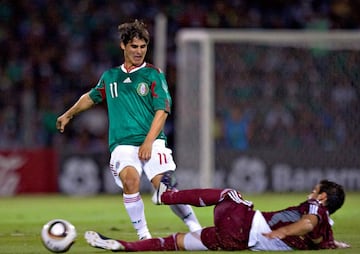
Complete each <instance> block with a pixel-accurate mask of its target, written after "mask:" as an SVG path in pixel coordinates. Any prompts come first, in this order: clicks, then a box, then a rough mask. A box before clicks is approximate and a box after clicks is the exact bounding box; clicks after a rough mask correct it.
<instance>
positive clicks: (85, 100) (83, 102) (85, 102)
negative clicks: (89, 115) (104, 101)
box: [56, 93, 95, 132]
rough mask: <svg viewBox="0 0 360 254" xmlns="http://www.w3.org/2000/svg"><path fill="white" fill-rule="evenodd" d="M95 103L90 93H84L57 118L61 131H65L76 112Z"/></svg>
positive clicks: (57, 125) (58, 127) (57, 124)
mask: <svg viewBox="0 0 360 254" xmlns="http://www.w3.org/2000/svg"><path fill="white" fill-rule="evenodd" d="M94 104H95V103H94V101H93V100H92V99H91V98H90V96H89V93H85V94H83V95H82V96H81V97H80V98H79V99H78V101H77V102H75V104H74V105H73V106H72V107H71V108H69V109H68V110H67V111H66V112H65V113H64V114H62V115H61V116H59V117H58V118H57V121H56V128H57V129H58V130H59V131H60V132H64V129H65V126H66V125H67V124H68V123H69V121H70V120H71V119H72V118H73V117H74V116H75V115H76V114H79V113H80V112H82V111H85V110H87V109H89V108H91V107H92V106H93V105H94Z"/></svg>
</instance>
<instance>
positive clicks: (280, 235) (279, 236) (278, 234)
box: [262, 230, 286, 239]
mask: <svg viewBox="0 0 360 254" xmlns="http://www.w3.org/2000/svg"><path fill="white" fill-rule="evenodd" d="M262 235H263V236H265V237H267V238H269V239H284V238H285V237H286V235H285V234H284V233H283V232H281V231H280V230H274V231H270V232H268V233H262Z"/></svg>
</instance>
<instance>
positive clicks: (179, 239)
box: [175, 233, 185, 251]
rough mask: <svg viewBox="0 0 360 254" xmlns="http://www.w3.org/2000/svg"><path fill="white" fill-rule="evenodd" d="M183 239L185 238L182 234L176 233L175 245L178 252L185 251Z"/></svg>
mask: <svg viewBox="0 0 360 254" xmlns="http://www.w3.org/2000/svg"><path fill="white" fill-rule="evenodd" d="M184 238H185V234H184V233H177V234H176V235H175V241H176V245H177V248H178V250H180V251H183V250H185V244H184Z"/></svg>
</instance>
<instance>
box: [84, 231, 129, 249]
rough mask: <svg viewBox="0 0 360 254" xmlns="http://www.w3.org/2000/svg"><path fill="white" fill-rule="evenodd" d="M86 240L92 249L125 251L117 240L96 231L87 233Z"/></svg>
mask: <svg viewBox="0 0 360 254" xmlns="http://www.w3.org/2000/svg"><path fill="white" fill-rule="evenodd" d="M84 237H85V240H86V241H87V243H88V244H90V245H91V246H92V247H95V248H99V249H104V250H111V251H114V252H115V251H124V250H125V247H124V246H123V245H122V244H121V243H120V242H119V241H117V240H114V239H111V238H108V237H106V236H103V235H101V234H99V233H97V232H94V231H86V232H85V235H84Z"/></svg>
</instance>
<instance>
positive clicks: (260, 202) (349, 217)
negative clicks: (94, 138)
mask: <svg viewBox="0 0 360 254" xmlns="http://www.w3.org/2000/svg"><path fill="white" fill-rule="evenodd" d="M305 197H306V194H305V193H304V194H299V193H297V194H294V193H286V194H279V193H277V194H274V193H265V194H257V195H245V198H246V199H248V200H251V201H253V202H254V203H255V208H256V209H260V210H274V209H278V208H283V207H286V206H290V205H294V204H297V203H299V202H301V201H303V200H304V198H305ZM143 199H144V202H145V213H146V216H147V220H148V225H149V228H150V230H151V233H152V235H153V237H157V236H167V235H169V234H171V233H173V232H179V231H181V232H184V231H186V227H185V225H184V224H183V223H182V222H181V221H180V220H179V219H178V218H177V217H175V215H174V214H173V213H172V212H171V211H170V209H169V208H168V207H166V206H155V205H153V204H151V202H150V196H149V195H143ZM359 205H360V193H347V197H346V201H345V204H344V206H343V207H342V208H341V210H339V211H338V212H337V213H335V214H334V215H333V217H332V218H333V219H334V220H335V226H334V233H335V237H336V239H338V240H341V241H345V242H348V243H350V244H351V245H352V248H350V249H343V250H321V251H316V253H319V254H320V253H332V254H337V253H346V254H355V253H356V254H357V253H360V234H359V228H360V212H359V210H360V209H359ZM194 209H195V212H196V214H197V216H198V218H199V220H200V222H201V223H202V225H203V226H209V225H212V207H206V208H194ZM55 218H62V219H66V220H69V221H70V222H71V223H73V224H74V225H75V227H76V229H77V233H78V237H77V240H76V242H75V244H74V245H73V246H72V248H71V249H70V250H69V252H68V253H72V254H77V253H111V252H107V251H104V250H101V249H95V248H92V247H90V246H88V245H87V243H86V242H85V240H84V239H83V234H84V232H85V231H86V230H95V231H99V232H101V233H103V234H104V235H107V236H110V237H113V238H119V239H124V240H136V234H135V232H134V230H133V228H132V226H131V224H130V221H129V219H128V216H127V214H126V212H125V210H124V207H123V204H122V196H121V195H99V196H93V197H69V196H60V195H29V196H16V197H2V198H0V253H1V254H30V253H33V254H41V253H50V252H49V251H48V250H46V249H45V248H44V247H43V245H42V243H41V241H40V231H41V228H42V226H43V224H44V223H46V222H47V221H49V220H51V219H55ZM209 252H210V251H209ZM209 252H207V253H209ZM243 252H244V253H250V251H243ZM149 253H151V252H149ZM210 253H215V252H210ZM216 253H225V252H216ZM251 253H253V252H251ZM262 253H274V252H262ZM301 253H314V251H301Z"/></svg>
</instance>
